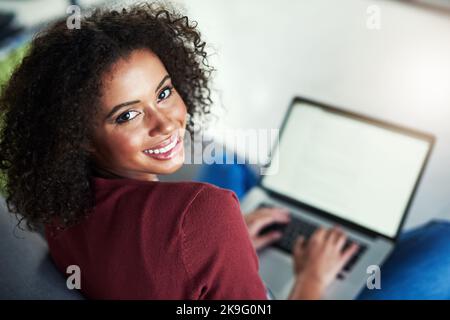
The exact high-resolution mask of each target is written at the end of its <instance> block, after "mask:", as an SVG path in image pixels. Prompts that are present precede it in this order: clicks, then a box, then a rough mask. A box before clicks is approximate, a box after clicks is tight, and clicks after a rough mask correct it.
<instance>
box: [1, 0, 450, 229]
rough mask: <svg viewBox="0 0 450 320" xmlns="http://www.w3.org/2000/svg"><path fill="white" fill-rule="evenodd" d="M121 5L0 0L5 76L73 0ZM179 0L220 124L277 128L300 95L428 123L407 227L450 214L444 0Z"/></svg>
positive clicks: (448, 16)
mask: <svg viewBox="0 0 450 320" xmlns="http://www.w3.org/2000/svg"><path fill="white" fill-rule="evenodd" d="M117 2H118V1H94V0H90V1H89V0H85V1H64V0H18V1H17V0H16V1H10V0H3V1H0V12H1V13H2V16H1V19H0V28H1V29H0V30H1V32H0V37H1V39H0V61H1V62H0V81H5V80H6V79H8V77H9V74H10V71H11V68H12V67H13V66H14V65H15V63H17V62H18V61H20V58H21V56H22V55H23V53H24V52H25V50H26V43H27V41H29V39H30V37H31V36H32V35H33V33H34V32H36V31H37V30H39V29H40V28H42V27H44V26H45V24H46V23H48V22H50V21H52V20H54V19H56V18H59V17H61V16H67V14H66V10H67V7H68V5H69V4H70V3H77V4H79V5H80V6H81V8H82V11H83V10H85V9H88V8H89V7H92V6H98V5H105V4H106V5H111V4H113V3H116V4H117ZM130 2H137V1H119V3H130ZM172 3H174V4H175V5H176V6H177V7H179V8H180V9H182V10H183V11H184V12H185V13H186V14H187V15H188V16H189V17H190V18H192V19H193V20H196V21H197V22H198V24H199V28H200V30H201V31H202V33H203V35H204V37H205V40H206V41H207V43H208V48H209V53H210V57H209V60H210V62H211V63H212V64H213V66H214V67H215V68H216V69H217V72H216V74H215V80H214V88H215V89H216V90H215V92H214V96H215V99H214V100H215V104H216V105H217V106H220V107H224V110H225V112H222V113H221V117H220V120H219V123H218V125H217V126H216V128H219V129H220V128H241V129H250V128H252V129H255V128H278V127H279V126H280V124H281V121H282V119H283V117H284V113H285V111H286V109H287V107H288V105H289V103H290V101H291V99H292V98H293V97H294V96H296V95H300V96H305V97H309V98H312V99H315V100H318V101H322V102H325V103H328V104H331V105H334V106H338V107H341V108H344V109H347V110H350V111H355V112H358V113H363V114H365V115H369V116H373V117H376V118H379V119H382V120H388V121H390V122H394V123H397V124H400V125H405V126H409V127H413V128H416V129H419V130H423V131H427V132H430V133H432V134H434V135H435V136H436V137H437V144H436V147H435V149H434V151H433V154H432V157H431V161H430V162H429V165H428V167H427V170H426V172H425V175H424V176H423V179H422V183H421V184H420V186H419V189H418V192H417V194H416V197H415V200H414V203H413V205H412V207H411V211H410V214H409V218H408V220H407V221H406V225H405V227H406V228H410V227H413V226H416V225H418V224H421V223H423V222H426V221H428V220H430V219H431V218H446V219H450V170H448V168H449V166H450V41H449V40H450V1H449V0H434V1H433V0H431V1H427V0H423V1H395V0H390V1H388V0H386V1H369V0H340V1H335V0H315V1H307V0H277V1H261V0H259V1H258V0H176V1H172ZM217 139H218V140H220V139H221V137H220V136H218V137H217ZM219 142H220V143H226V141H219ZM236 151H237V152H238V153H240V152H242V150H236ZM180 174H181V175H184V176H183V178H185V177H189V174H192V173H189V172H181V173H180Z"/></svg>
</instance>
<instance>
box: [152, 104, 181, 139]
mask: <svg viewBox="0 0 450 320" xmlns="http://www.w3.org/2000/svg"><path fill="white" fill-rule="evenodd" d="M149 118H150V119H149V121H148V125H149V129H148V130H149V135H150V136H151V137H154V136H160V135H167V134H171V133H172V132H173V131H174V130H175V129H176V121H174V120H173V119H171V118H170V116H168V115H166V114H164V113H163V112H161V111H159V110H153V112H151V114H150V115H149Z"/></svg>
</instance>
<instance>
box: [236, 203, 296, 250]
mask: <svg viewBox="0 0 450 320" xmlns="http://www.w3.org/2000/svg"><path fill="white" fill-rule="evenodd" d="M244 219H245V223H246V224H247V228H248V232H249V234H250V239H251V240H252V243H253V247H254V248H255V250H260V249H262V248H264V247H267V246H268V245H270V244H271V243H273V242H275V241H277V240H279V239H280V238H281V236H282V233H281V232H279V231H272V232H269V233H266V234H264V235H259V233H260V232H261V230H262V229H264V228H265V227H267V226H269V225H271V224H273V223H288V222H289V221H290V217H289V211H288V210H287V209H283V208H261V209H257V210H255V211H253V212H252V213H249V214H246V215H244Z"/></svg>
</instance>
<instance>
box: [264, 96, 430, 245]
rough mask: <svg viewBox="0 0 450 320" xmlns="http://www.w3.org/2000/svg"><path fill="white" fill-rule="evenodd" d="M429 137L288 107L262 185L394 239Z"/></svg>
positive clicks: (316, 109)
mask: <svg viewBox="0 0 450 320" xmlns="http://www.w3.org/2000/svg"><path fill="white" fill-rule="evenodd" d="M428 149H429V142H428V141H425V140H421V139H419V138H415V137H412V136H408V135H405V134H402V133H398V132H395V131H391V130H389V129H385V128H382V127H378V126H376V125H373V124H370V123H367V122H364V121H361V120H357V119H353V118H350V117H346V116H343V115H339V114H336V113H332V112H328V111H326V110H324V109H322V108H319V107H315V106H313V105H310V104H307V103H305V102H301V103H297V104H296V105H295V106H293V109H292V111H291V114H290V116H289V119H288V121H287V123H286V125H285V128H284V131H283V136H282V138H281V140H280V144H279V147H278V148H277V150H276V151H275V153H274V155H273V163H272V164H271V166H275V163H276V162H277V161H278V163H276V165H277V167H278V173H276V174H273V175H268V176H266V177H265V178H264V180H263V185H264V186H265V187H267V188H269V189H271V190H273V191H276V192H279V193H281V194H284V195H287V196H289V197H290V198H293V199H296V200H299V201H301V202H303V203H306V204H308V205H310V206H313V207H315V208H318V209H322V210H324V211H326V212H328V213H331V214H334V215H336V216H338V217H341V218H343V219H346V220H348V221H351V222H354V223H356V224H359V225H361V226H364V227H366V228H368V229H370V230H373V231H377V232H379V233H381V234H384V235H386V236H388V237H394V236H395V234H396V232H397V229H398V227H399V225H400V223H401V219H402V216H403V213H404V212H405V209H406V206H407V204H408V201H409V199H410V196H411V193H412V191H413V188H414V185H415V183H416V180H417V178H418V176H419V174H420V170H421V168H422V165H423V163H424V160H425V158H426V155H427V152H428Z"/></svg>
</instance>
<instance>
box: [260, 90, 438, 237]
mask: <svg viewBox="0 0 450 320" xmlns="http://www.w3.org/2000/svg"><path fill="white" fill-rule="evenodd" d="M298 103H306V104H312V105H314V106H317V107H320V108H322V109H324V110H326V111H328V112H332V113H336V114H339V115H343V116H345V117H349V118H352V119H356V120H359V121H363V122H367V123H369V124H372V125H376V126H379V127H381V128H384V129H389V130H391V131H395V132H399V133H402V134H405V135H409V136H411V137H414V138H417V139H421V140H424V141H426V142H427V143H428V151H427V154H426V156H425V159H424V161H423V163H422V167H421V168H420V172H419V174H418V176H417V179H416V181H415V184H414V187H413V190H412V192H411V195H410V197H409V200H408V203H407V205H406V207H405V210H404V212H403V214H402V218H401V221H400V224H399V226H398V228H397V232H396V233H395V236H394V237H390V236H387V235H385V234H382V233H380V232H378V231H374V230H371V229H369V228H367V227H365V226H362V225H359V224H357V223H354V222H352V221H349V220H347V219H343V218H341V217H338V216H336V215H334V214H332V213H330V212H327V211H325V210H321V209H319V208H315V207H312V206H310V205H308V204H306V203H303V202H301V201H299V200H297V199H294V198H291V197H289V196H286V195H284V194H281V193H279V192H277V191H275V190H271V189H270V188H268V187H266V186H265V185H264V184H263V182H264V177H265V176H262V177H261V178H260V179H259V181H258V185H259V187H260V188H261V189H263V190H264V191H265V192H267V193H268V194H269V195H270V196H272V197H274V198H278V199H280V200H282V201H284V202H287V203H290V204H292V205H294V206H297V207H300V208H302V209H305V210H307V211H309V212H311V213H314V214H317V215H318V216H320V217H323V218H325V219H327V220H333V221H335V222H336V223H337V224H340V225H343V226H346V227H348V228H351V229H354V230H356V231H359V232H361V233H363V234H365V235H366V236H369V237H371V238H376V237H382V238H384V239H387V240H391V241H393V242H397V240H398V238H399V236H400V232H401V230H402V227H403V225H404V223H405V221H406V218H407V216H408V213H409V211H410V208H411V205H412V202H413V200H414V197H415V195H416V192H417V189H418V186H419V184H420V181H421V179H422V176H423V174H424V171H425V168H426V166H427V164H428V161H429V159H430V157H431V153H432V150H433V148H434V145H435V143H436V137H435V136H434V135H433V134H430V133H426V132H423V131H419V130H416V129H412V128H409V127H405V126H402V125H398V124H395V123H392V122H389V121H385V120H380V119H376V118H374V117H371V116H366V115H362V114H360V113H356V112H353V111H349V110H345V109H343V108H341V107H336V106H331V105H329V104H326V103H323V102H319V101H316V100H313V99H309V98H305V97H300V96H296V97H294V98H293V99H292V100H291V103H290V105H289V108H288V110H287V112H286V114H285V116H284V119H283V121H282V124H281V127H280V135H279V139H278V142H277V143H275V145H274V146H273V148H272V150H271V155H273V154H274V152H275V151H276V150H277V148H278V144H279V142H280V141H281V139H282V137H283V132H284V130H285V127H286V124H287V121H288V119H289V117H290V114H291V111H292V110H293V108H294V106H296V105H297V104H298ZM269 166H270V163H268V164H267V167H269Z"/></svg>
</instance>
